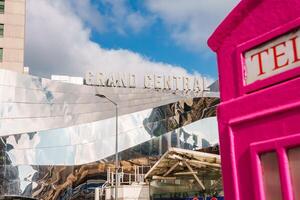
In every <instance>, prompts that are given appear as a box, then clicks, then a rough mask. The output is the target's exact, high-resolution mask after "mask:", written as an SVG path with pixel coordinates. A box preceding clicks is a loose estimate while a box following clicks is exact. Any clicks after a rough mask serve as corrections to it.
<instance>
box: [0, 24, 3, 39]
mask: <svg viewBox="0 0 300 200" xmlns="http://www.w3.org/2000/svg"><path fill="white" fill-rule="evenodd" d="M3 35H4V24H0V37H3Z"/></svg>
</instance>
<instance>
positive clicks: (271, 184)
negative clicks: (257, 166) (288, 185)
mask: <svg viewBox="0 0 300 200" xmlns="http://www.w3.org/2000/svg"><path fill="white" fill-rule="evenodd" d="M260 160H261V165H262V175H263V182H264V191H265V195H266V200H282V194H281V186H280V175H279V167H278V159H277V154H276V152H270V153H265V154H262V155H261V156H260Z"/></svg>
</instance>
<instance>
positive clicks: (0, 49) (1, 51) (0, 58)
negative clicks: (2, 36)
mask: <svg viewBox="0 0 300 200" xmlns="http://www.w3.org/2000/svg"><path fill="white" fill-rule="evenodd" d="M2 61H3V48H0V62H2Z"/></svg>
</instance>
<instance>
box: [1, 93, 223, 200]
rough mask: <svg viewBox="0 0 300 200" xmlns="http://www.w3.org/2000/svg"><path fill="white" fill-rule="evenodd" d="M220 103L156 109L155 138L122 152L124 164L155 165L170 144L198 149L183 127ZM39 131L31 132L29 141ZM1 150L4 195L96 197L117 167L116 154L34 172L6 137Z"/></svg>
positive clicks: (199, 101) (149, 125) (148, 122)
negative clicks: (18, 160) (20, 162)
mask: <svg viewBox="0 0 300 200" xmlns="http://www.w3.org/2000/svg"><path fill="white" fill-rule="evenodd" d="M218 103H219V100H218V98H195V99H187V100H181V101H179V102H176V103H171V104H168V105H165V106H160V107H158V108H154V109H153V111H152V113H151V115H150V116H149V117H148V118H147V119H145V120H144V121H143V125H144V128H145V129H146V130H147V132H148V133H149V134H150V135H151V136H152V137H153V138H152V140H150V141H147V142H144V143H142V144H138V145H136V146H134V147H133V148H130V149H127V150H125V151H123V152H121V153H120V158H121V165H122V166H123V167H124V168H125V170H127V172H133V170H134V168H133V166H134V165H139V166H141V165H153V164H154V163H155V162H156V161H157V160H158V159H159V157H160V155H161V154H163V153H164V152H165V151H166V150H167V149H168V146H169V145H171V146H172V147H181V148H186V149H194V148H195V147H196V144H197V143H198V141H197V140H198V138H196V137H195V136H194V135H193V133H188V132H187V131H185V129H184V128H181V127H183V126H186V125H188V124H191V123H193V122H196V121H198V120H200V119H202V118H206V117H211V116H215V105H217V104H218ZM176 129H177V130H176ZM35 134H36V133H29V134H28V136H29V137H28V138H29V140H31V139H32V138H33V137H34V135H35ZM181 136H182V138H183V139H182V140H180V138H181ZM12 137H14V141H16V143H19V142H21V139H20V135H16V136H12ZM0 149H1V151H0V156H1V160H0V170H1V172H0V184H1V187H2V188H1V189H0V195H3V194H5V193H6V194H7V191H10V193H11V194H20V195H22V196H28V197H34V198H36V199H43V200H50V199H51V200H55V199H64V200H69V199H76V200H78V199H93V192H94V191H93V188H94V187H95V186H100V185H101V184H103V183H104V180H106V170H107V169H108V168H111V167H114V165H113V164H111V163H113V157H109V158H107V159H105V160H102V161H101V162H93V163H90V164H85V165H79V166H29V167H31V168H32V171H31V172H27V171H22V170H20V169H19V168H18V167H16V166H12V165H11V161H10V160H9V159H10V158H9V156H8V154H7V153H8V152H9V151H10V150H13V149H14V146H12V145H10V144H6V141H5V138H1V141H0ZM24 173H28V174H26V175H24ZM30 173H31V174H30ZM20 174H22V176H20ZM19 177H32V180H21V179H20V178H19ZM14 180H15V181H14ZM22 182H26V187H25V188H24V187H20V183H22Z"/></svg>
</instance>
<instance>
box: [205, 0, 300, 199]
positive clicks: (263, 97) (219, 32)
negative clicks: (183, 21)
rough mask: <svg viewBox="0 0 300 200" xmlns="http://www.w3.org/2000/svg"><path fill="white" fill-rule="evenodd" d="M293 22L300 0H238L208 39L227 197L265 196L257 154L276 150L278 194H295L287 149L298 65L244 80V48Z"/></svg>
mask: <svg viewBox="0 0 300 200" xmlns="http://www.w3.org/2000/svg"><path fill="white" fill-rule="evenodd" d="M296 28H300V0H242V1H241V2H240V4H239V5H238V6H237V7H236V8H235V9H234V10H233V11H232V12H231V13H230V14H229V16H228V17H227V18H226V19H225V20H224V21H223V22H222V24H221V25H220V26H219V27H218V28H217V29H216V31H215V32H214V34H213V35H212V36H211V37H210V39H209V40H208V45H209V46H210V47H211V49H212V50H214V51H215V52H216V53H217V56H218V67H219V80H220V92H221V104H220V106H219V107H218V123H219V132H220V146H221V158H222V173H223V182H224V191H225V199H228V200H241V199H243V200H269V199H266V193H265V192H266V191H264V184H265V183H264V181H263V176H264V172H263V170H262V164H261V155H262V154H264V153H268V152H276V155H277V160H278V169H279V176H280V186H281V191H282V192H281V193H282V196H281V197H278V199H284V200H297V199H295V194H296V193H297V192H298V193H299V192H300V189H299V191H296V190H294V189H293V187H292V179H293V177H292V176H291V173H290V170H289V159H288V156H287V151H288V150H289V149H292V148H295V147H300V66H299V67H296V68H294V69H292V70H289V71H286V72H283V73H280V74H277V75H274V76H272V77H270V78H267V79H264V80H260V81H256V82H254V83H252V84H249V85H246V84H245V83H244V82H245V81H244V72H245V62H244V53H245V52H246V51H248V50H250V49H253V48H255V47H257V46H258V45H261V44H263V43H265V42H267V41H270V40H272V39H274V38H277V37H279V36H281V35H284V34H286V33H288V32H290V31H292V30H294V29H296ZM299 45H300V44H299ZM298 196H299V195H298ZM272 200H273V199H272Z"/></svg>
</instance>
